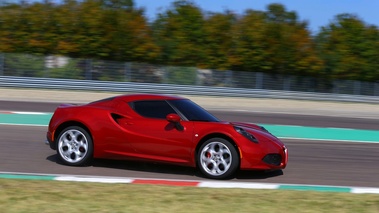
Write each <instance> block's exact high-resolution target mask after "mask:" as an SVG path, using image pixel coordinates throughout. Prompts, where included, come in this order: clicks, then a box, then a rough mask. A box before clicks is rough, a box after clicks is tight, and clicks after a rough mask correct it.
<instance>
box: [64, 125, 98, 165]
mask: <svg viewBox="0 0 379 213" xmlns="http://www.w3.org/2000/svg"><path fill="white" fill-rule="evenodd" d="M57 153H58V157H59V159H60V160H61V161H62V162H63V163H64V164H67V165H70V166H83V165H86V164H87V163H89V162H90V161H91V160H92V155H93V143H92V138H91V135H90V134H89V133H88V132H87V131H86V130H85V129H83V128H82V127H79V126H70V127H67V128H65V129H64V130H63V131H62V132H61V133H60V134H59V136H58V142H57Z"/></svg>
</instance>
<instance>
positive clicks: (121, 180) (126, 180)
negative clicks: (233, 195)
mask: <svg viewBox="0 0 379 213" xmlns="http://www.w3.org/2000/svg"><path fill="white" fill-rule="evenodd" d="M0 179H23V180H52V181H70V182H89V183H114V184H116V183H118V184H145V185H164V186H182V187H201V188H239V189H272V190H301V191H319V192H342V193H354V194H366V193H370V194H379V188H374V187H347V186H326V185H301V184H279V183H257V182H249V183H247V182H233V181H196V180H177V179H149V178H130V177H105V176H79V175H54V174H34V173H11V172H0Z"/></svg>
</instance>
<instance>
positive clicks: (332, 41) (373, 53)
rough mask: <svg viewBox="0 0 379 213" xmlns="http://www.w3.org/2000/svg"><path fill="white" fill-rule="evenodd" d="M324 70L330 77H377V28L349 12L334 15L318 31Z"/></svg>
mask: <svg viewBox="0 0 379 213" xmlns="http://www.w3.org/2000/svg"><path fill="white" fill-rule="evenodd" d="M316 42H317V46H318V53H319V55H320V57H321V58H322V59H323V60H324V61H325V63H326V67H325V73H326V74H327V75H329V76H330V78H332V79H350V80H363V81H378V80H379V63H378V58H379V31H378V29H377V27H375V26H369V25H366V24H365V23H364V22H363V21H362V20H360V19H359V18H358V17H357V16H355V15H352V14H340V15H337V16H336V17H335V19H334V21H333V22H332V23H330V24H329V25H328V26H326V27H323V28H322V29H321V31H320V33H319V34H318V35H317V39H316Z"/></svg>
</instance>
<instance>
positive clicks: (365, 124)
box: [0, 101, 379, 193]
mask: <svg viewBox="0 0 379 213" xmlns="http://www.w3.org/2000/svg"><path fill="white" fill-rule="evenodd" d="M20 103H23V104H20ZM57 105H58V104H57V103H44V102H36V103H30V102H12V101H0V145H1V149H0V178H11V179H40V180H56V181H87V182H104V183H107V182H108V183H112V182H116V183H130V184H163V185H185V186H196V187H211V188H252V189H254V188H257V189H290V190H313V191H329V192H330V191H334V192H350V193H379V180H378V177H379V164H377V163H376V162H377V159H378V156H379V118H375V117H373V118H357V117H338V116H320V115H298V114H286V113H268V112H252V111H248V110H242V111H241V110H234V111H233V110H220V109H209V111H210V112H212V113H213V114H214V115H216V117H218V118H220V119H221V120H228V121H244V122H246V121H248V122H252V123H257V124H260V125H262V126H264V127H265V128H266V129H268V130H269V131H270V132H271V133H273V134H274V135H275V136H277V137H279V138H280V139H281V140H282V141H283V142H284V143H285V144H286V146H287V147H288V149H289V163H288V166H287V168H286V169H284V170H283V171H275V172H257V171H240V172H238V173H237V175H236V177H235V178H234V179H232V180H225V181H212V180H209V179H205V178H203V177H202V176H201V175H200V174H199V172H197V171H196V169H193V168H187V167H180V166H172V165H164V164H155V163H145V162H134V161H116V160H102V159H97V160H95V161H94V162H93V165H91V166H88V167H70V166H65V165H62V164H60V162H58V161H57V158H56V153H55V151H54V150H51V149H50V148H49V147H48V146H46V145H45V144H44V141H45V134H46V131H47V125H48V122H49V120H50V118H51V116H52V112H53V111H54V109H55V107H56V106H57Z"/></svg>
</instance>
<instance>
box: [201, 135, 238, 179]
mask: <svg viewBox="0 0 379 213" xmlns="http://www.w3.org/2000/svg"><path fill="white" fill-rule="evenodd" d="M196 160H197V166H198V168H199V169H200V171H201V172H202V173H203V174H204V175H205V176H206V177H208V178H213V179H226V178H230V177H231V176H232V175H234V173H235V172H236V170H237V169H238V167H239V156H238V153H237V150H236V148H235V147H234V146H233V144H232V143H230V142H229V141H228V140H225V139H223V138H211V139H209V140H207V141H206V142H205V143H204V144H202V145H201V147H200V149H199V151H198V153H197V159H196Z"/></svg>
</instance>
